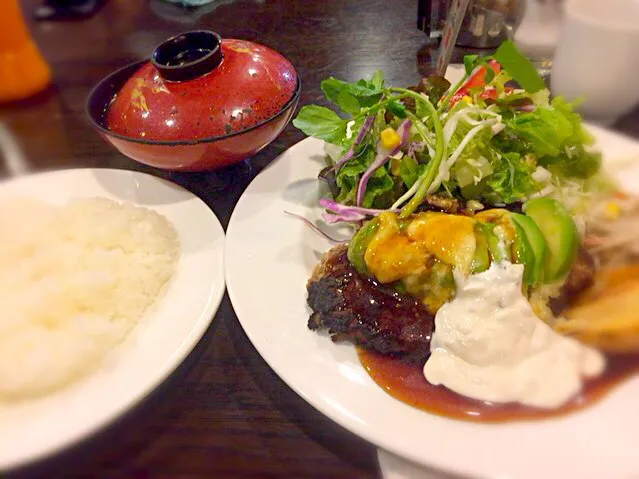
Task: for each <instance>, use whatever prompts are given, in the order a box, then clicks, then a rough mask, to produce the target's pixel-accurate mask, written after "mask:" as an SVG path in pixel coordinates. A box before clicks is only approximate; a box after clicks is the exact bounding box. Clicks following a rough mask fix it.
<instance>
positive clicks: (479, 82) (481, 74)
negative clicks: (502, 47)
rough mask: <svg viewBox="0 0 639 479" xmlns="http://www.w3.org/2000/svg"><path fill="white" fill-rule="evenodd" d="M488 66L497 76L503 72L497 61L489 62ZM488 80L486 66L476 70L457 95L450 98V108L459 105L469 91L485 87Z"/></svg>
mask: <svg viewBox="0 0 639 479" xmlns="http://www.w3.org/2000/svg"><path fill="white" fill-rule="evenodd" d="M488 66H489V67H490V69H491V70H492V71H493V72H495V75H496V74H498V73H499V72H500V71H501V65H500V64H499V63H498V62H497V61H496V60H489V61H488ZM485 78H486V67H485V66H484V65H481V66H478V67H477V68H475V70H474V71H473V72H472V73H471V74H470V76H469V77H468V79H467V80H466V81H465V82H464V83H463V84H462V86H460V87H459V90H457V91H456V92H455V94H454V95H453V96H452V97H451V98H450V106H453V105H454V104H455V103H457V102H458V101H459V100H461V98H462V97H463V96H464V95H467V94H468V90H470V89H471V88H478V87H481V86H484V85H485V84H486V82H485Z"/></svg>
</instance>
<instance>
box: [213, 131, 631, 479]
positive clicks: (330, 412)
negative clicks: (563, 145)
mask: <svg viewBox="0 0 639 479" xmlns="http://www.w3.org/2000/svg"><path fill="white" fill-rule="evenodd" d="M584 127H585V128H586V129H588V130H589V131H590V132H591V133H592V134H593V136H595V137H597V136H598V135H602V136H613V137H615V138H617V139H618V140H619V141H626V142H631V143H633V144H634V145H636V146H637V147H639V140H638V139H637V138H634V137H632V136H629V135H626V134H624V133H620V132H617V131H613V130H610V129H608V128H605V127H602V126H598V125H595V124H592V123H588V122H584ZM311 142H321V140H317V139H315V138H312V137H307V138H304V139H302V140H300V141H299V142H297V143H295V144H293V145H291V146H290V147H289V148H287V149H286V150H285V151H283V152H282V153H281V154H280V155H278V156H277V158H275V159H274V160H273V161H272V162H271V163H269V165H268V166H267V167H266V168H264V169H263V170H262V171H260V173H259V174H258V175H256V177H255V178H253V180H252V181H251V182H250V183H249V185H248V186H247V187H246V188H245V190H244V192H243V193H242V195H241V197H240V198H239V199H238V201H237V203H236V205H235V207H234V209H233V212H232V214H231V217H230V219H229V223H228V226H227V229H226V233H227V238H231V240H229V244H231V243H232V239H233V237H234V236H235V234H236V233H235V229H236V228H238V226H237V223H238V222H239V220H237V215H239V214H240V213H239V210H240V208H239V206H240V205H241V202H242V201H243V200H244V198H245V197H246V195H247V192H249V191H250V189H251V186H252V185H253V183H254V182H256V181H257V180H258V178H259V177H260V176H261V175H262V174H263V172H265V171H268V170H269V169H270V168H271V167H272V166H273V165H275V164H276V163H277V162H279V161H281V160H282V157H284V156H285V155H293V154H294V149H296V148H297V147H301V145H303V144H309V143H311ZM322 143H323V142H322ZM291 150H293V151H291ZM285 161H291V159H285ZM614 163H615V161H614V160H612V161H611V164H614ZM638 163H639V160H638ZM230 254H231V250H230V248H227V249H226V251H225V255H226V259H225V264H226V265H228V264H229V263H230V258H229V255H230ZM224 274H225V279H226V288H227V293H228V295H229V299H230V301H231V304H232V306H233V310H234V311H235V313H236V317H237V319H238V322H239V323H240V325H241V327H242V329H243V331H244V333H245V334H246V335H247V337H248V338H249V341H251V344H253V347H255V349H256V350H257V352H258V354H259V355H260V356H261V357H262V359H263V360H264V361H265V362H266V363H267V364H268V365H269V367H270V368H271V370H272V371H273V372H275V374H277V376H278V377H279V378H280V380H282V381H283V382H284V383H285V384H286V385H287V386H288V387H289V388H291V389H292V390H293V391H295V393H296V394H298V395H299V396H300V397H301V398H302V399H304V401H305V402H306V403H307V404H308V405H310V406H311V407H313V408H314V409H315V410H316V411H318V412H320V413H321V414H322V415H323V416H325V417H326V418H328V419H330V420H331V421H333V422H335V423H337V424H338V425H340V426H341V427H343V428H344V429H346V430H348V431H350V432H352V433H354V434H355V435H357V436H359V437H360V438H362V439H364V440H366V441H367V442H369V443H370V444H371V445H372V446H373V447H377V448H381V449H384V450H386V451H388V452H390V453H392V454H394V455H396V456H398V457H401V458H404V459H407V460H409V461H411V462H413V463H415V464H420V465H422V466H425V467H427V468H431V469H435V470H438V471H439V472H441V473H444V474H453V475H459V476H462V477H493V476H494V474H493V473H490V474H489V475H487V476H486V475H482V476H478V475H477V472H476V471H474V470H473V469H472V466H465V465H464V462H463V461H460V462H459V463H458V464H457V465H456V466H455V467H448V466H446V467H447V468H446V469H443V467H444V465H442V464H439V463H434V462H427V461H426V460H424V459H422V458H420V457H417V456H415V455H414V454H412V453H409V452H406V451H404V450H402V449H401V448H398V447H395V445H394V444H393V443H392V440H391V439H390V438H388V437H386V436H385V437H383V438H380V437H379V436H378V435H376V434H375V432H374V431H373V430H372V429H371V427H370V426H365V425H361V424H360V423H359V422H358V421H349V420H348V418H347V417H346V416H345V415H344V414H340V413H338V412H337V411H335V408H331V407H328V406H327V405H325V404H324V403H323V402H322V401H320V400H311V398H310V397H309V396H308V394H307V391H306V390H305V389H307V388H300V387H298V385H297V384H296V382H295V381H294V380H293V379H292V378H290V377H287V376H288V375H287V374H285V373H283V372H280V370H279V369H276V368H275V367H274V366H273V365H272V362H273V358H269V357H268V353H266V354H264V351H263V349H265V348H263V345H261V344H260V342H259V341H254V336H255V332H254V331H253V330H252V329H251V328H249V327H248V323H247V324H246V325H245V322H244V321H243V320H242V319H241V317H240V314H238V311H240V310H241V306H240V300H239V298H238V296H237V295H236V291H235V287H234V280H232V279H231V270H230V269H229V268H228V266H227V267H226V268H225V272H224ZM331 344H333V343H331V342H328V344H327V347H330V345H331ZM393 400H395V401H397V400H396V399H394V398H393ZM424 414H429V413H427V412H424ZM432 416H434V415H432ZM436 417H438V416H436ZM444 419H447V418H444ZM484 474H485V473H484ZM500 477H502V476H500ZM503 477H508V476H507V475H506V476H503Z"/></svg>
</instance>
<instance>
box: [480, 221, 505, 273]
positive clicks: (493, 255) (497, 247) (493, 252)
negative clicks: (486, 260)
mask: <svg viewBox="0 0 639 479" xmlns="http://www.w3.org/2000/svg"><path fill="white" fill-rule="evenodd" d="M476 227H477V228H478V229H479V230H481V232H482V234H483V235H484V238H486V245H487V246H488V254H489V256H490V261H491V262H492V261H494V262H496V263H502V262H503V261H510V256H509V255H508V252H507V251H506V248H505V245H504V244H502V243H500V242H499V237H498V236H497V235H496V234H495V231H494V230H495V225H493V224H491V223H482V222H477V225H476ZM478 244H479V243H478Z"/></svg>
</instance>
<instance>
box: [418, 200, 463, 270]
mask: <svg viewBox="0 0 639 479" xmlns="http://www.w3.org/2000/svg"><path fill="white" fill-rule="evenodd" d="M407 234H408V237H409V238H411V239H412V240H413V241H415V242H417V243H419V244H421V245H422V246H423V247H424V248H426V249H427V250H428V251H429V252H430V253H431V254H433V255H434V256H435V257H436V258H437V259H438V260H440V261H442V262H443V263H446V264H449V265H451V266H454V267H457V268H460V269H461V270H462V271H463V272H464V273H468V272H469V270H470V264H471V262H472V261H473V256H474V255H475V248H476V240H475V220H473V219H472V218H470V217H468V216H458V215H448V214H445V213H433V212H428V213H421V214H420V215H418V216H417V217H416V218H415V220H413V222H412V223H411V224H410V225H409V227H408V229H407Z"/></svg>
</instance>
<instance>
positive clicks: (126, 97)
mask: <svg viewBox="0 0 639 479" xmlns="http://www.w3.org/2000/svg"><path fill="white" fill-rule="evenodd" d="M300 88H301V82H300V79H299V76H298V74H297V72H296V70H295V68H294V67H293V66H292V64H291V63H290V62H289V61H288V60H287V59H286V58H284V57H283V56H282V55H280V54H279V53H277V52H275V51H274V50H271V49H270V48H267V47H265V46H263V45H259V44H256V43H252V42H247V41H243V40H235V39H225V40H222V39H221V38H220V37H219V35H217V34H216V33H214V32H209V31H203V30H199V31H194V32H187V33H184V34H182V35H178V36H176V37H173V38H170V39H168V40H167V41H165V42H164V43H162V44H161V45H160V46H158V47H157V48H156V49H155V51H154V52H153V57H152V59H151V61H146V60H144V61H140V62H137V63H133V64H131V65H128V66H126V67H124V68H122V69H120V70H118V71H116V72H114V73H112V74H111V75H109V76H108V77H106V78H105V79H104V80H102V81H101V82H100V83H99V84H98V85H97V86H96V87H95V88H94V89H93V90H92V91H91V93H90V94H89V97H88V99H87V104H86V110H87V115H88V117H89V119H90V120H91V122H92V123H93V125H94V126H95V128H96V129H97V130H98V131H99V132H100V134H101V135H102V136H103V137H104V138H105V139H106V140H107V141H108V142H109V143H111V144H112V145H113V146H115V148H117V149H118V151H120V152H121V153H123V154H124V155H126V156H128V157H130V158H132V159H134V160H136V161H139V162H140V163H144V164H147V165H151V166H154V167H158V168H162V169H166V170H184V171H199V170H209V169H214V168H219V167H221V166H226V165H230V164H232V163H236V162H238V161H242V160H244V159H246V158H249V157H251V156H252V155H254V154H255V153H257V152H258V151H260V150H261V149H262V148H264V147H265V146H267V145H268V144H269V143H270V142H272V141H273V140H274V139H275V138H276V137H277V136H278V135H279V134H280V133H281V132H282V130H283V129H284V128H285V127H286V125H287V124H288V123H289V121H290V120H291V118H292V116H293V113H294V111H295V108H296V106H297V103H298V100H299V93H300Z"/></svg>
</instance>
